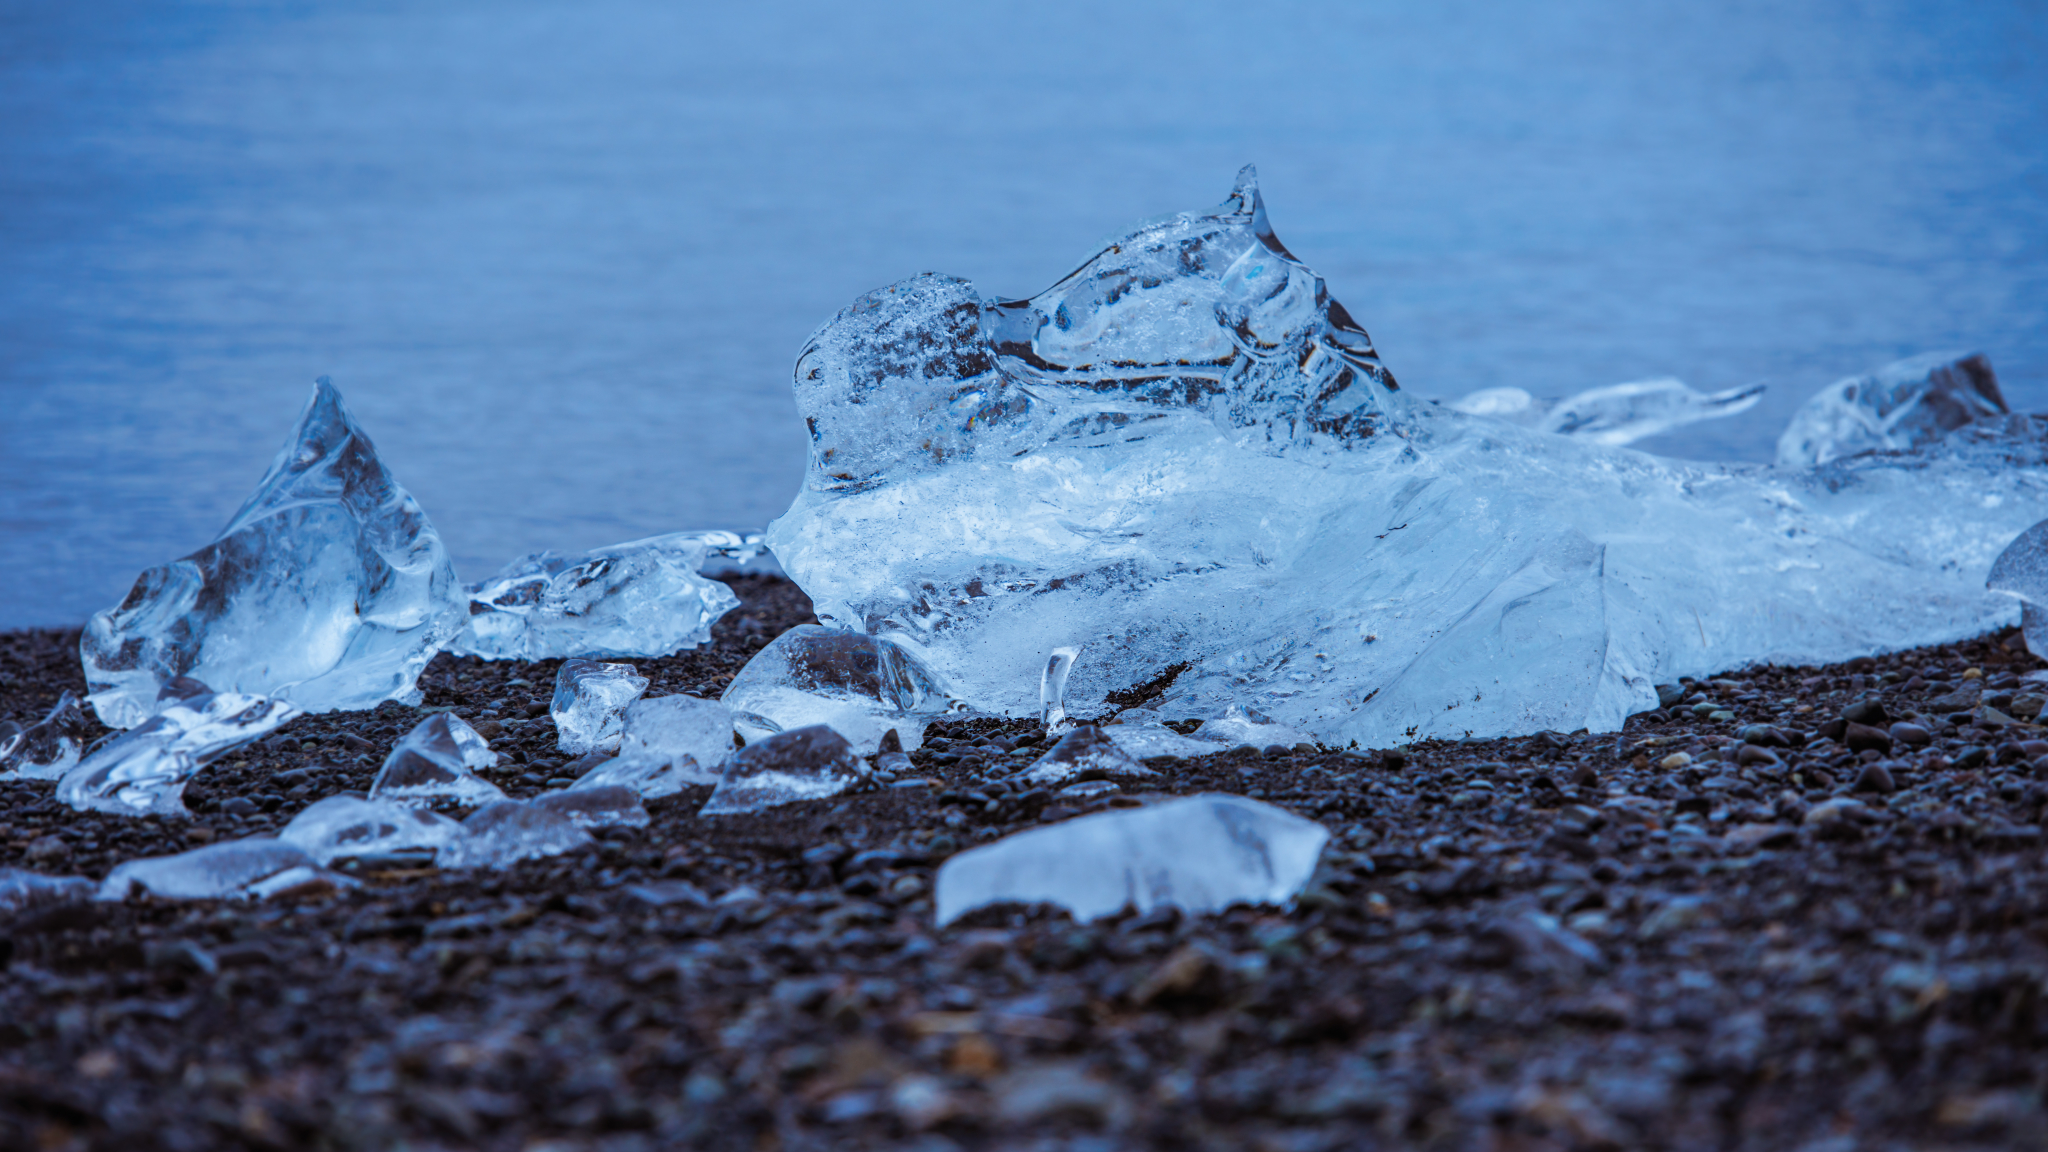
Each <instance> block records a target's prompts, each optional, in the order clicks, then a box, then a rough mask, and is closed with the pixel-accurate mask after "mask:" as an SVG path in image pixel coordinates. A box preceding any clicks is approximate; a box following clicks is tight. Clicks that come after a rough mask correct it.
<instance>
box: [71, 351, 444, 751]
mask: <svg viewBox="0 0 2048 1152" xmlns="http://www.w3.org/2000/svg"><path fill="white" fill-rule="evenodd" d="M461 626H462V597H461V590H460V588H459V587H457V585H456V582H455V569H454V567H453V566H452V565H451V564H450V563H449V560H448V553H447V550H446V549H445V548H443V547H442V545H441V537H440V535H439V534H438V533H436V532H435V531H434V527H433V525H432V524H429V523H428V522H427V515H426V513H425V512H423V511H421V510H420V506H419V504H418V502H417V501H415V500H414V499H413V498H412V497H411V496H410V495H408V494H407V493H406V491H405V489H404V488H401V487H399V485H398V481H396V480H394V479H392V477H391V473H390V472H389V471H387V470H386V469H385V467H384V465H383V464H382V463H381V462H380V461H379V460H378V459H377V452H376V449H375V448H373V447H372V446H371V444H370V439H369V437H368V436H365V435H364V434H363V430H362V429H361V428H360V427H358V426H357V425H356V422H355V418H354V417H352V416H351V415H349V412H348V409H347V408H346V407H345V406H344V405H343V404H342V400H341V393H340V392H338V391H336V390H335V388H334V386H333V385H332V384H330V383H328V382H327V379H326V378H325V377H322V378H321V379H320V382H319V383H318V384H317V385H315V386H314V389H313V398H312V400H311V401H310V402H309V403H308V404H307V405H306V410H305V412H304V413H302V414H301V415H300V417H299V422H298V426H297V427H296V428H294V429H293V430H292V436H291V439H290V440H289V441H287V442H286V444H285V446H284V448H283V449H282V450H281V451H279V453H278V454H277V459H276V460H274V461H273V462H272V463H271V465H270V471H269V472H267V473H265V474H264V477H263V480H262V482H261V483H260V484H258V485H257V488H256V492H255V494H254V495H252V496H250V497H249V500H248V502H247V503H245V504H243V505H242V509H241V511H239V512H237V513H235V517H234V519H233V520H232V521H230V522H229V523H228V526H227V528H226V529H225V530H224V531H222V532H221V534H220V537H219V538H218V539H216V540H215V541H214V542H213V543H211V544H209V545H207V546H206V547H204V548H202V549H200V550H199V551H197V552H194V553H193V554H192V555H190V556H187V557H185V558H184V559H182V560H175V561H172V562H171V563H169V564H164V565H161V566H159V567H156V568H151V569H150V570H149V571H147V572H144V573H143V574H142V576H141V577H140V578H139V579H137V580H136V582H135V587H134V588H133V589H132V590H131V591H130V592H129V593H128V598H127V599H125V600H123V601H122V602H121V604H120V606H119V607H115V608H110V609H107V610H106V611H104V612H100V613H98V614H97V615H95V616H94V617H93V618H92V620H91V621H90V622H88V623H87V624H86V627H85V635H84V638H83V639H82V640H81V641H80V642H79V655H80V658H81V659H82V660H83V661H84V663H85V680H86V684H87V685H88V686H89V687H90V688H91V689H92V695H91V696H89V697H88V698H87V699H88V700H90V702H91V703H92V706H93V709H94V710H95V711H96V712H98V713H99V718H100V720H101V722H103V723H105V724H106V725H107V726H108V727H110V728H132V727H134V726H135V725H137V724H140V723H142V721H143V720H144V719H145V718H147V717H148V716H149V714H150V713H151V712H153V711H155V709H156V705H157V695H158V690H159V689H160V688H161V687H162V686H163V684H164V682H165V681H168V680H170V679H172V678H174V677H177V676H193V677H197V678H198V679H200V680H203V681H205V682H206V683H208V684H211V685H213V686H214V688H216V689H218V690H220V691H223V692H241V693H245V694H251V695H260V696H273V697H279V698H282V699H288V700H290V701H292V702H293V703H294V704H296V705H298V706H299V707H300V708H301V709H304V710H305V711H308V712H329V711H333V710H335V709H355V708H374V707H376V706H377V704H378V703H380V702H381V701H385V700H416V699H417V698H418V697H417V696H416V695H415V693H416V692H417V689H416V688H415V687H414V682H415V681H416V680H418V678H419V674H420V669H421V668H423V667H425V666H426V663H427V660H428V659H429V658H431V657H432V656H433V655H434V653H435V652H436V651H437V650H438V649H439V648H440V647H441V645H442V644H444V643H445V642H447V641H448V640H449V639H450V638H452V637H453V636H454V635H455V632H456V630H457V629H458V628H460V627H461Z"/></svg>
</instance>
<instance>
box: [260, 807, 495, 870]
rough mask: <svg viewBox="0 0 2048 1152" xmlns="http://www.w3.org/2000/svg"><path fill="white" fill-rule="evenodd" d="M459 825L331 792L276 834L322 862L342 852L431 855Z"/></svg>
mask: <svg viewBox="0 0 2048 1152" xmlns="http://www.w3.org/2000/svg"><path fill="white" fill-rule="evenodd" d="M461 833H462V826H461V825H460V824H457V823H456V822H455V821H453V820H450V819H449V818H447V817H446V816H443V815H441V814H440V813H438V812H431V811H428V810H427V809H425V808H408V807H406V806H404V805H403V804H397V803H393V802H392V801H390V800H383V799H369V800H364V799H361V798H359V797H355V796H329V797H327V798H326V799H324V800H321V801H318V802H317V803H314V804H310V805H308V806H307V807H306V810H305V811H303V812H300V813H299V814H298V815H297V816H294V817H292V822H291V823H289V824H287V825H285V826H284V829H283V830H282V831H280V832H279V833H278V834H277V838H278V840H280V841H281V842H283V843H286V844H290V845H292V846H293V847H295V848H298V849H300V850H302V851H303V852H305V853H306V855H308V856H310V857H312V858H313V859H314V861H315V862H317V863H320V864H331V863H333V862H334V861H335V860H337V859H340V858H342V857H345V856H381V855H388V854H391V853H404V852H419V853H420V854H421V855H422V856H423V857H425V858H427V859H431V858H432V857H433V854H434V853H435V852H437V851H439V850H440V849H441V848H443V847H444V846H446V845H447V844H449V843H450V842H452V841H453V840H454V839H455V838H456V837H457V836H459V835H461Z"/></svg>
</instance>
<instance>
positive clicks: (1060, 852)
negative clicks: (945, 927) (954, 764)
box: [935, 795, 1330, 924]
mask: <svg viewBox="0 0 2048 1152" xmlns="http://www.w3.org/2000/svg"><path fill="white" fill-rule="evenodd" d="M1329 838H1330V834H1329V833H1328V832H1327V831H1325V830H1324V829H1323V826H1322V825H1320V824H1317V823H1315V822H1314V821H1311V820H1304V819H1302V818H1301V817H1299V816H1296V815H1294V814H1293V813H1290V812H1288V811H1286V810H1284V809H1281V808H1275V807H1274V806H1272V805H1271V804H1262V803H1260V802H1259V801H1257V800H1246V799H1244V798H1242V797H1238V796H1217V795H1202V796H1189V797H1187V798H1185V799H1181V800H1172V801H1168V802H1166V803H1163V804H1154V805H1152V806H1150V807H1146V808H1132V809H1126V810H1122V811H1116V812H1104V813H1100V814H1098V815H1094V816H1081V817H1077V818H1075V819H1072V820H1066V821H1062V822H1060V823H1058V824H1053V825H1050V826H1047V827H1043V828H1033V829H1031V830H1029V831H1026V832H1018V833H1015V834H1014V835H1011V836H1007V837H1005V838H1003V839H1001V840H998V841H996V842H995V843H993V844H988V845H984V846H982V847H979V848H971V849H969V850H967V851H965V852H962V853H960V854H959V855H957V856H954V857H952V858H951V859H949V860H947V861H946V862H945V863H944V864H942V865H940V867H939V874H938V879H937V881H936V884H935V888H936V895H937V900H938V920H939V923H940V924H948V923H951V922H952V921H954V920H957V919H959V918H960V917H961V916H963V915H965V914H966V913H968V912H971V911H973V910H974V909H976V908H981V907H984V906H986V905H989V904H1007V903H1017V904H1040V903H1044V904H1057V905H1059V906H1060V907H1062V908H1065V909H1066V910H1067V911H1069V912H1071V913H1073V915H1074V918H1075V919H1077V920H1095V919H1099V918H1101V917H1104V916H1113V915H1115V914H1116V913H1118V912H1120V911H1122V910H1123V909H1124V908H1126V907H1129V908H1133V909H1135V910H1136V911H1138V912H1140V913H1143V912H1149V911H1151V910H1152V909H1154V908H1160V907H1166V906H1172V907H1175V908H1179V909H1180V910H1181V911H1183V912H1189V913H1201V912H1216V911H1220V910H1222V909H1224V908H1227V907H1229V906H1230V905H1232V904H1282V903H1285V902H1287V901H1288V900H1291V899H1293V898H1294V896H1295V894H1296V893H1298V892H1300V891H1301V889H1302V888H1303V886H1305V885H1306V884H1307V883H1308V880H1309V877H1310V876H1311V875H1312V874H1313V873H1314V872H1315V868H1316V860H1317V859H1318V858H1319V857H1320V856H1321V855H1322V851H1323V844H1324V842H1326V841H1327V840H1329Z"/></svg>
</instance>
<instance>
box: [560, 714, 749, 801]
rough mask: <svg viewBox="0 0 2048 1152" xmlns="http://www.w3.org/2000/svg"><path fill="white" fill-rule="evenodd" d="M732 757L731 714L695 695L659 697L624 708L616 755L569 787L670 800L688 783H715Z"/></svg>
mask: <svg viewBox="0 0 2048 1152" xmlns="http://www.w3.org/2000/svg"><path fill="white" fill-rule="evenodd" d="M731 754H732V710H731V709H729V708H727V707H726V706H725V705H723V704H721V703H718V702H717V701H713V700H699V699H697V698H696V697H694V696H657V697H655V698H654V699H652V700H636V701H634V702H633V703H632V704H631V705H629V706H628V707H627V708H626V728H625V734H624V735H623V736H622V737H621V739H620V742H619V754H618V755H617V756H615V757H613V758H612V759H610V760H607V761H606V762H604V763H603V764H600V765H598V766H597V767H595V768H593V769H591V770H590V771H589V772H587V773H585V774H584V776H583V777H582V778H581V779H579V780H577V781H576V782H575V783H574V784H571V785H570V786H569V790H570V791H572V792H573V791H577V790H580V789H585V788H609V787H613V786H618V787H623V788H630V789H632V790H633V791H634V792H637V793H638V794H640V795H641V796H643V797H646V798H648V799H653V798H655V797H657V796H672V795H674V794H676V793H677V792H680V791H682V790H683V789H684V788H686V787H688V786H690V785H692V784H716V783H718V779H719V772H718V767H719V765H721V764H723V763H724V762H725V758H726V757H727V756H730V755H731Z"/></svg>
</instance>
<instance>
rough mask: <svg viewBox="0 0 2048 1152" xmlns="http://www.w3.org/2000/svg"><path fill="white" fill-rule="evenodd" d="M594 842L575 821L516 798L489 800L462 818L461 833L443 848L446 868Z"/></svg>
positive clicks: (499, 862) (488, 864) (486, 864)
mask: <svg viewBox="0 0 2048 1152" xmlns="http://www.w3.org/2000/svg"><path fill="white" fill-rule="evenodd" d="M590 842H591V839H590V833H588V832H585V831H584V830H583V829H582V828H581V827H579V826H578V825H577V824H576V822H575V821H573V820H571V819H569V817H567V816H564V815H562V814H561V813H559V812H553V811H549V810H548V809H546V808H541V807H536V806H534V805H532V804H522V803H520V802H519V801H517V800H500V801H498V802H497V803H495V804H486V805H484V806H483V807H482V808H479V809H477V810H476V811H474V812H472V813H470V814H469V818H468V819H466V820H464V821H463V822H462V835H460V836H458V837H456V838H455V840H454V841H453V842H452V843H450V844H449V845H448V846H447V847H445V848H442V849H441V852H440V854H439V855H438V856H437V857H435V861H434V862H435V863H436V864H438V865H440V866H441V867H443V868H505V867H508V866H510V865H513V864H517V863H518V862H519V861H521V860H531V859H533V858H535V857H538V856H559V855H561V854H562V853H564V852H574V851H575V850H576V849H578V848H581V847H583V846H584V845H586V844H589V843H590Z"/></svg>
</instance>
